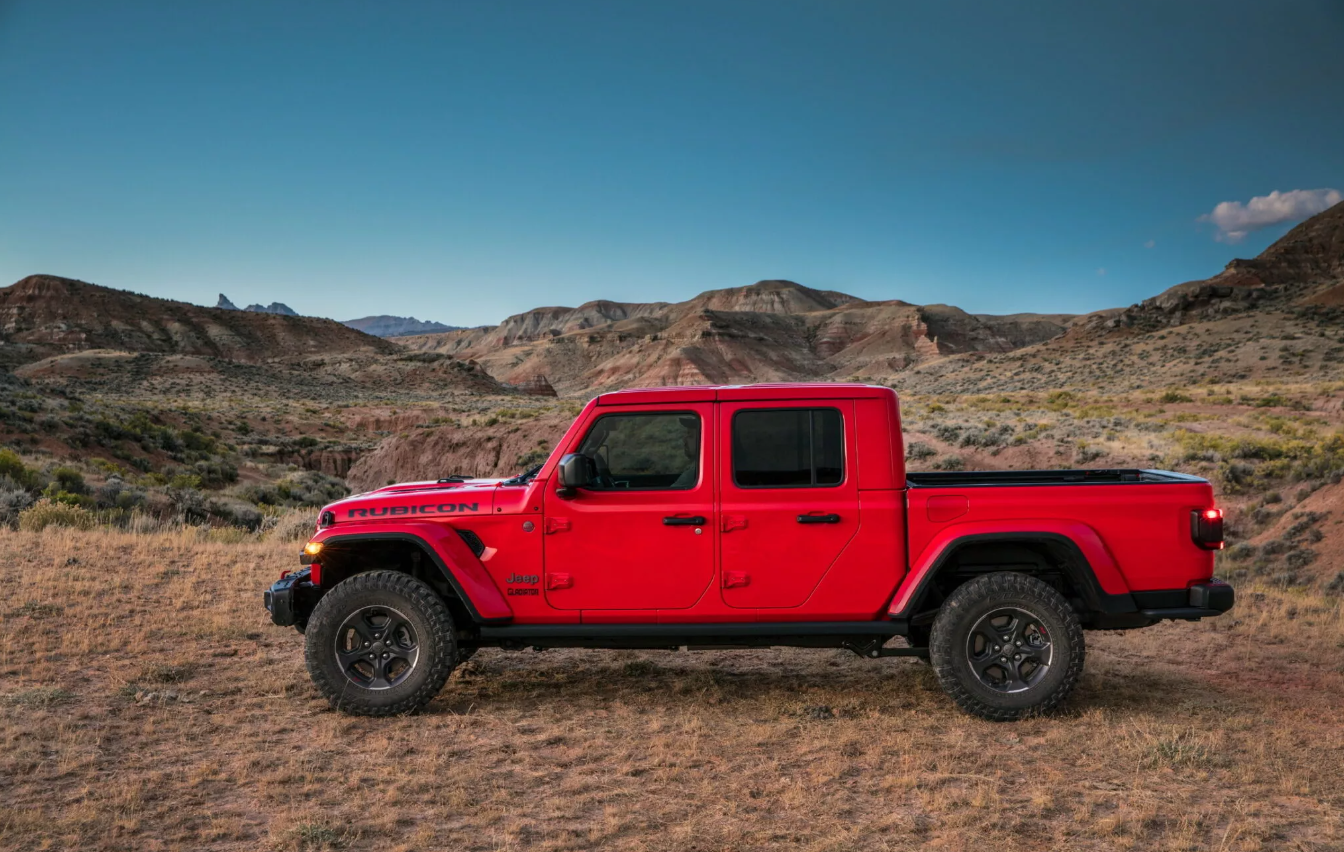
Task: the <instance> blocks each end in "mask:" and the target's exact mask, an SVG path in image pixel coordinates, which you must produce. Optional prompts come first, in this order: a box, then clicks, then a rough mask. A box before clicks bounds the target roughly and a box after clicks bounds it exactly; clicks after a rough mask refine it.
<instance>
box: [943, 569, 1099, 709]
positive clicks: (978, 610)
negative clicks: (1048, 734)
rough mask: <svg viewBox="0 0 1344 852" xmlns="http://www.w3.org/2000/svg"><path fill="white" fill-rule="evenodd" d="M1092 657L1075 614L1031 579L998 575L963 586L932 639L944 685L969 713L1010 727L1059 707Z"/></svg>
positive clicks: (1059, 596) (948, 602)
mask: <svg viewBox="0 0 1344 852" xmlns="http://www.w3.org/2000/svg"><path fill="white" fill-rule="evenodd" d="M1086 655H1087V649H1086V645H1085V644H1084V642H1083V628H1082V625H1081V624H1080V623H1079V621H1078V614H1077V613H1076V612H1074V610H1073V606H1072V605H1071V604H1070V603H1069V602H1068V600H1067V599H1065V597H1064V596H1063V595H1062V594H1060V593H1059V592H1058V591H1056V590H1055V589H1054V588H1052V587H1051V586H1049V585H1048V584H1046V583H1045V582H1043V581H1041V580H1039V579H1037V578H1036V577H1031V576H1028V575H1026V574H1018V573H1014V572H1008V571H1004V572H999V573H995V574H986V575H984V576H981V577H976V578H975V579H973V580H970V581H968V582H966V583H964V584H963V585H961V586H958V587H957V588H956V589H955V590H954V591H953V592H952V594H951V595H949V596H948V598H947V600H946V601H944V602H943V605H942V608H941V609H939V611H938V616H937V618H935V619H934V622H933V631H932V633H931V634H930V636H929V662H930V663H932V665H933V670H934V673H935V674H936V675H937V676H938V681H939V683H941V684H942V686H943V689H945V690H947V693H948V695H950V696H951V697H952V700H953V701H955V702H956V703H957V706H958V707H960V708H961V709H962V710H965V711H966V712H967V713H970V714H972V715H975V716H979V717H980V718H982V719H988V720H990V721H995V722H1007V721H1012V720H1015V719H1022V718H1025V717H1027V716H1032V715H1036V714H1039V713H1046V712H1049V711H1050V710H1053V709H1054V708H1055V707H1057V706H1059V705H1060V704H1061V703H1062V702H1063V701H1064V700H1065V699H1066V698H1068V696H1069V693H1071V692H1072V691H1073V688H1074V686H1075V685H1077V683H1078V678H1079V677H1080V676H1081V675H1082V671H1083V661H1084V659H1085V657H1086Z"/></svg>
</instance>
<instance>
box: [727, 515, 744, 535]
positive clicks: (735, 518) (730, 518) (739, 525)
mask: <svg viewBox="0 0 1344 852" xmlns="http://www.w3.org/2000/svg"><path fill="white" fill-rule="evenodd" d="M746 528H747V516H746V515H724V516H723V531H724V532H732V531H733V530H744V529H746Z"/></svg>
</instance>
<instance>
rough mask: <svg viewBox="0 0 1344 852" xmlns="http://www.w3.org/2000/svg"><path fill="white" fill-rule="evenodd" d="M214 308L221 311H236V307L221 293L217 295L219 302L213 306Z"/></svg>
mask: <svg viewBox="0 0 1344 852" xmlns="http://www.w3.org/2000/svg"><path fill="white" fill-rule="evenodd" d="M215 307H216V308H219V309H220V310H222V311H236V310H238V306H237V305H235V304H234V303H233V302H230V301H229V297H228V296H225V295H224V294H223V293H220V294H219V302H218V303H217V304H216V305H215Z"/></svg>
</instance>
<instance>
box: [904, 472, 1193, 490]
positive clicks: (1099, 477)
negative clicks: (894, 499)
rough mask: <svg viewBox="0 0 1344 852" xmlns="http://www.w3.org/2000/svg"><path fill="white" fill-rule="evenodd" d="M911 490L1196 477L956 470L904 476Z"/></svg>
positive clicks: (1158, 481)
mask: <svg viewBox="0 0 1344 852" xmlns="http://www.w3.org/2000/svg"><path fill="white" fill-rule="evenodd" d="M905 479H906V482H907V483H909V486H910V487H911V488H980V487H986V486H993V485H1001V486H1011V485H1143V484H1167V485H1176V484H1182V485H1188V484H1190V483H1198V482H1204V481H1205V480H1203V479H1201V478H1200V477H1198V476H1190V475H1188V474H1184V473H1176V472H1174V471H1170V470H1140V469H1138V468H1108V469H1102V470H957V471H945V472H944V471H938V472H919V473H909V472H907V473H906V475H905Z"/></svg>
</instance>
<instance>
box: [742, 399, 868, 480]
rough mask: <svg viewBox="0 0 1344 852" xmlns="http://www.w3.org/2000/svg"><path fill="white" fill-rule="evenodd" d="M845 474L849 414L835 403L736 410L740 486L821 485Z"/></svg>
mask: <svg viewBox="0 0 1344 852" xmlns="http://www.w3.org/2000/svg"><path fill="white" fill-rule="evenodd" d="M844 478H845V432H844V419H843V418H842V417H841V416H840V412H839V411H837V410H836V409H834V408H768V409H762V410H759V411H739V412H737V414H736V415H734V416H733V481H734V482H736V483H737V485H738V487H740V488H805V487H817V486H828V485H839V484H840V483H841V482H842V481H843V480H844Z"/></svg>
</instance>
